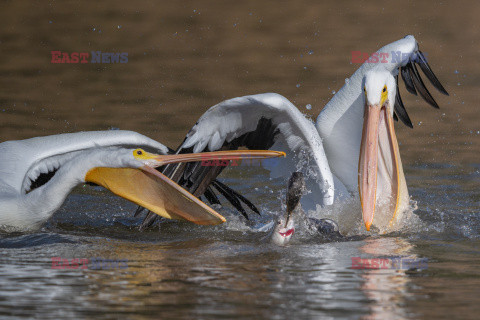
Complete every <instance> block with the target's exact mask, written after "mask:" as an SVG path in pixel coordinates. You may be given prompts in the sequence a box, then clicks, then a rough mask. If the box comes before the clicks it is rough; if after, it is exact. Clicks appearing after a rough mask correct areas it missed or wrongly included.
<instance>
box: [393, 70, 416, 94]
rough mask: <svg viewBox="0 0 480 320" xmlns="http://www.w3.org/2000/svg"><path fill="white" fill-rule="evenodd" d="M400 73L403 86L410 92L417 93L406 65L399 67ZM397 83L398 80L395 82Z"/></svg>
mask: <svg viewBox="0 0 480 320" xmlns="http://www.w3.org/2000/svg"><path fill="white" fill-rule="evenodd" d="M400 73H401V74H402V79H403V82H404V83H405V88H407V91H408V92H410V93H411V94H414V95H417V91H416V90H415V86H414V85H413V81H412V77H411V76H410V73H409V72H408V65H407V66H404V67H401V68H400ZM397 83H398V82H397Z"/></svg>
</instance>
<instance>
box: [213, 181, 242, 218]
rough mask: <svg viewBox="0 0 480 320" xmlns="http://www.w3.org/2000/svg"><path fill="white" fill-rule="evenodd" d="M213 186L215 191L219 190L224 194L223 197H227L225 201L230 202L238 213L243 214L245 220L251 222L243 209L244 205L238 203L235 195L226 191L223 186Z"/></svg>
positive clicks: (215, 184)
mask: <svg viewBox="0 0 480 320" xmlns="http://www.w3.org/2000/svg"><path fill="white" fill-rule="evenodd" d="M213 186H214V187H215V189H217V190H218V192H220V193H221V194H222V196H224V197H225V199H227V200H228V202H230V203H231V204H232V206H234V207H235V209H237V210H238V212H240V213H241V214H242V216H244V217H245V219H247V220H250V219H249V218H248V215H247V212H246V211H245V209H244V208H243V207H242V204H241V203H240V201H238V199H237V198H236V197H235V195H232V194H231V193H230V192H229V191H228V190H226V189H224V188H223V187H222V186H221V185H219V184H217V183H213Z"/></svg>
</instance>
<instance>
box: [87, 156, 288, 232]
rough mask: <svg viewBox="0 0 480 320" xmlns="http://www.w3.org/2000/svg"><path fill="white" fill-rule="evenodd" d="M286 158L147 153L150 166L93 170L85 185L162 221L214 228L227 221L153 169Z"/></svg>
mask: <svg viewBox="0 0 480 320" xmlns="http://www.w3.org/2000/svg"><path fill="white" fill-rule="evenodd" d="M284 156H285V153H284V152H277V151H269V150H265V151H263V150H262V151H256V150H235V151H218V152H208V153H196V154H175V155H157V154H151V153H147V152H145V153H144V154H143V159H144V160H145V161H146V162H147V163H148V165H144V166H142V167H141V168H139V169H134V168H106V167H98V168H93V169H91V170H90V171H88V172H87V174H86V176H85V181H88V182H93V183H96V184H98V185H101V186H103V187H105V188H107V189H108V190H110V191H112V192H113V193H115V194H116V195H118V196H120V197H122V198H125V199H127V200H129V201H131V202H133V203H136V204H138V205H140V206H142V207H144V208H146V209H148V210H150V211H152V212H154V213H156V214H158V215H160V216H162V217H165V218H168V219H177V220H187V221H190V222H193V223H196V224H201V225H215V224H220V223H223V222H225V218H224V217H223V216H221V215H220V214H219V213H217V212H216V211H215V210H213V209H212V208H210V207H209V206H207V205H206V204H205V203H203V202H202V201H200V200H199V199H198V198H197V197H195V196H194V195H192V194H191V193H189V192H188V191H186V190H185V189H183V188H182V187H181V186H179V185H178V184H177V183H175V182H174V181H172V180H170V179H169V178H168V177H166V176H165V175H163V174H162V173H160V172H159V171H157V170H155V169H154V168H153V167H157V166H162V165H165V164H169V163H178V162H191V161H203V160H212V159H215V160H218V159H221V160H224V161H228V160H242V159H265V158H271V157H284Z"/></svg>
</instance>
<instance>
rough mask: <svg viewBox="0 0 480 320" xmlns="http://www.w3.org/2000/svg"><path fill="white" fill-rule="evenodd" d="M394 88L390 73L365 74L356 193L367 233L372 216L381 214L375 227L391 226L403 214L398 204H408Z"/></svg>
mask: <svg viewBox="0 0 480 320" xmlns="http://www.w3.org/2000/svg"><path fill="white" fill-rule="evenodd" d="M396 88H397V85H396V81H395V79H394V77H393V76H392V74H391V73H390V72H387V71H383V70H382V71H378V70H371V71H368V72H367V73H366V74H365V84H364V92H365V111H364V117H363V131H362V140H361V146H360V157H359V163H358V189H359V194H360V201H361V205H362V216H363V221H364V223H365V227H366V228H367V230H368V231H369V230H370V227H371V225H372V223H373V219H374V216H375V212H379V211H381V212H382V214H381V215H379V218H378V219H377V220H378V221H377V222H376V224H379V225H390V224H391V223H393V222H394V221H395V218H396V217H397V213H398V212H401V210H403V208H399V204H408V191H407V185H406V182H405V177H404V174H403V168H402V163H401V160H400V153H399V150H398V143H397V137H396V136H395V129H394V126H393V115H394V109H393V103H392V102H393V101H395V94H396ZM380 220H382V221H380Z"/></svg>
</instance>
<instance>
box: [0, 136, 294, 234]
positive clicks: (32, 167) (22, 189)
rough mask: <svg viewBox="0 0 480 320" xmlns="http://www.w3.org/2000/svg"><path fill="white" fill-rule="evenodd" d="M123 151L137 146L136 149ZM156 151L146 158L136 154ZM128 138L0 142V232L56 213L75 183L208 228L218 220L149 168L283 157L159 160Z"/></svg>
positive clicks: (247, 154)
mask: <svg viewBox="0 0 480 320" xmlns="http://www.w3.org/2000/svg"><path fill="white" fill-rule="evenodd" d="M129 146H138V147H137V148H134V147H129ZM142 146H145V147H146V148H149V149H151V150H158V152H159V153H160V154H154V153H149V152H146V151H145V150H144V149H142V148H141V147H142ZM167 152H168V148H166V147H165V146H163V145H162V144H160V143H157V142H155V141H153V140H150V139H149V138H147V137H144V136H142V135H139V134H137V133H134V132H127V131H122V132H110V131H107V132H79V133H67V134H61V135H55V136H47V137H37V138H31V139H26V140H18V141H5V142H2V143H0V229H5V230H32V229H36V228H38V227H40V226H41V224H42V223H43V222H45V221H46V220H47V219H48V218H49V217H51V215H52V214H53V213H54V212H55V211H56V210H58V209H59V208H60V206H61V205H62V203H63V202H64V200H65V198H66V197H67V195H68V194H69V193H70V191H71V190H72V189H73V188H74V187H75V186H76V185H78V184H81V183H85V182H90V183H94V184H97V185H100V186H103V187H105V188H106V189H108V190H110V191H111V192H113V193H114V194H116V195H118V196H120V197H123V198H125V199H127V200H129V201H131V202H134V203H136V204H138V205H140V206H142V207H144V208H146V209H148V210H150V211H152V212H154V213H156V214H158V215H160V216H163V217H165V218H169V219H179V220H187V221H190V222H193V223H196V224H202V225H214V224H220V223H222V222H224V221H225V218H224V217H222V216H221V215H220V214H218V213H217V212H216V211H214V210H213V209H211V208H210V207H208V206H207V205H206V204H204V203H203V202H202V201H200V200H199V199H198V198H197V197H195V196H194V195H192V194H190V193H189V192H188V191H186V190H185V189H183V188H182V187H180V186H179V185H178V184H176V183H175V182H174V181H172V180H170V179H169V178H168V177H166V176H165V175H163V174H162V173H161V172H160V171H159V170H157V169H155V168H157V167H161V166H164V165H167V164H170V163H180V162H201V161H204V160H209V159H222V160H232V159H234V160H241V159H265V158H269V157H277V156H285V154H284V153H283V152H276V151H261V150H260V151H258V150H232V151H217V152H207V153H191V154H166V153H167Z"/></svg>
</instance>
